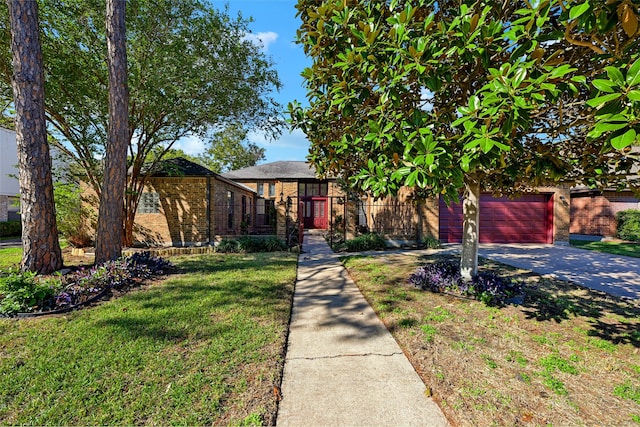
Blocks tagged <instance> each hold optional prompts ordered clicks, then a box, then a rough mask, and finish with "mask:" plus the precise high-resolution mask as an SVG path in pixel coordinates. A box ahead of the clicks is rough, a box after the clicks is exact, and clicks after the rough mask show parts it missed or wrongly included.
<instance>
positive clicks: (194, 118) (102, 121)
mask: <svg viewBox="0 0 640 427" xmlns="http://www.w3.org/2000/svg"><path fill="white" fill-rule="evenodd" d="M103 5H104V3H103V2H102V0H71V1H62V0H50V1H46V2H42V3H41V12H42V15H43V18H42V22H41V27H42V30H43V42H42V43H43V50H44V53H45V57H46V59H47V61H46V63H45V65H46V67H47V87H46V89H47V94H48V95H47V104H46V105H45V108H46V112H47V119H48V121H49V123H50V129H51V132H52V133H54V134H55V136H56V137H57V138H56V139H57V140H58V141H60V148H61V149H62V150H64V151H65V152H66V153H67V155H68V156H70V157H71V158H72V159H73V160H74V161H75V162H76V163H77V164H79V165H80V166H81V167H82V170H83V174H84V177H83V178H84V179H85V180H86V182H87V183H88V184H89V185H90V186H91V187H92V188H93V189H94V191H95V192H96V193H97V194H98V195H99V194H100V192H101V181H102V174H103V166H102V164H101V160H100V159H102V158H103V157H104V147H105V141H106V139H107V129H108V125H107V117H108V114H107V103H106V102H105V100H106V99H107V87H108V84H107V80H108V79H107V75H108V73H107V68H106V64H105V62H104V58H105V57H106V56H107V53H106V51H105V49H106V47H105V45H104V41H103V40H104V38H105V35H104V31H105V30H104V25H100V23H101V22H103V19H104V17H103V16H102V15H103V13H104V12H103V11H104V6H103ZM1 12H2V11H0V13H1ZM5 13H6V12H5ZM127 16H128V19H127V53H128V58H127V60H128V87H129V103H130V106H129V142H128V170H129V175H128V179H127V188H126V192H125V219H124V233H125V237H124V242H123V243H124V245H131V244H132V239H133V222H134V217H135V213H136V209H137V204H138V202H139V199H140V196H141V194H142V190H143V188H144V185H145V183H146V179H147V178H146V175H145V171H148V170H152V169H153V168H152V167H148V166H150V165H146V162H147V157H148V155H149V153H151V152H152V151H154V150H155V151H160V155H158V156H155V161H159V160H161V159H162V152H164V151H165V150H168V149H170V148H171V147H172V146H173V144H174V143H175V142H176V141H177V140H179V139H181V138H183V137H189V136H193V135H196V136H201V137H205V136H206V135H207V134H208V133H210V132H211V130H212V129H219V128H223V127H224V126H225V125H226V124H228V123H242V124H243V125H244V126H245V128H247V129H251V128H260V129H264V130H265V131H267V132H270V133H271V134H272V135H275V134H277V132H279V129H280V127H281V124H282V120H281V118H280V113H279V106H278V105H277V103H276V102H274V101H273V99H272V98H271V97H270V92H271V91H272V90H274V89H278V88H279V86H280V82H279V80H278V77H277V74H276V72H275V71H274V70H273V69H272V63H271V61H270V59H269V58H268V57H266V56H265V55H264V54H263V53H262V52H261V51H260V49H259V47H258V46H256V45H254V44H252V43H251V42H250V41H249V40H248V39H247V38H246V37H245V34H246V33H247V32H248V30H247V23H248V21H247V20H245V19H243V18H242V17H241V16H238V17H237V18H236V19H234V18H231V17H230V16H229V15H228V14H227V13H226V11H217V10H215V9H214V8H213V7H212V6H211V4H210V3H208V2H204V1H200V0H183V1H179V2H175V1H171V0H159V1H151V0H130V1H128V2H127ZM0 25H1V21H0ZM5 33H6V31H5V32H3V31H1V29H0V44H2V43H4V42H5V41H4V40H3V39H2V37H5V36H6V34H5ZM2 55H3V53H2V52H0V75H2V79H3V81H4V82H5V84H6V82H7V81H8V80H7V77H6V59H5V58H3V57H2ZM0 93H2V91H0ZM151 166H153V165H151Z"/></svg>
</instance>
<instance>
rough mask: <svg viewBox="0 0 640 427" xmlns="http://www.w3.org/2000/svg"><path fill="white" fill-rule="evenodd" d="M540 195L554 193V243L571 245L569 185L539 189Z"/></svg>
mask: <svg viewBox="0 0 640 427" xmlns="http://www.w3.org/2000/svg"><path fill="white" fill-rule="evenodd" d="M537 190H538V191H539V192H540V193H553V243H560V244H562V243H567V244H568V243H569V227H570V224H571V206H570V205H571V194H570V192H569V186H568V185H560V186H557V187H539V188H538V189H537Z"/></svg>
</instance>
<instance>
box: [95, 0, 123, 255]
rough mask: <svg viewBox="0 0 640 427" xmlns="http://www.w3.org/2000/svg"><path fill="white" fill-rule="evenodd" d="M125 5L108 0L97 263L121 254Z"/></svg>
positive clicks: (121, 2) (118, 0)
mask: <svg viewBox="0 0 640 427" xmlns="http://www.w3.org/2000/svg"><path fill="white" fill-rule="evenodd" d="M125 5H126V3H125V2H124V1H122V0H107V8H106V9H107V13H106V29H107V53H108V54H107V66H108V69H109V127H108V130H109V132H108V140H107V147H106V157H105V173H104V176H103V183H102V192H101V197H100V208H99V212H98V229H97V231H96V236H97V237H96V264H101V263H104V262H105V261H111V260H114V259H117V258H119V257H120V256H121V254H122V240H123V236H124V234H123V231H124V228H123V225H124V221H123V219H124V189H125V186H126V183H127V147H128V145H129V138H130V135H129V92H128V89H127V45H126V30H125Z"/></svg>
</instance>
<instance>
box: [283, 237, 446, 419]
mask: <svg viewBox="0 0 640 427" xmlns="http://www.w3.org/2000/svg"><path fill="white" fill-rule="evenodd" d="M303 249H304V253H303V254H301V255H300V258H299V261H298V280H297V282H296V290H295V295H294V299H293V313H292V319H291V325H290V333H289V341H288V348H287V355H286V359H285V365H284V377H283V382H282V401H281V402H280V407H279V410H278V418H277V422H276V425H278V426H356V425H358V426H359V425H362V426H365V425H366V426H413V425H415V426H445V425H447V421H446V419H445V418H444V416H443V414H442V411H441V410H440V408H439V407H438V406H437V405H436V404H435V402H434V401H433V400H432V399H431V398H428V397H427V396H426V394H425V391H426V387H425V385H424V384H423V382H422V381H421V379H420V377H419V376H418V374H417V373H416V372H415V370H414V369H413V367H412V366H411V364H410V363H409V361H408V359H407V358H406V356H405V355H404V354H403V352H402V350H401V349H400V347H399V346H398V344H397V343H396V342H395V340H394V339H393V337H392V336H391V334H390V333H389V331H388V330H387V329H386V328H385V326H384V325H383V324H382V322H381V321H380V319H378V317H377V316H376V314H375V313H374V311H373V309H372V308H371V306H369V304H368V303H367V301H366V300H365V299H364V297H363V296H362V294H361V293H360V291H359V290H358V288H357V287H356V286H355V284H354V283H353V281H351V279H350V278H349V277H348V276H347V273H346V270H345V269H344V267H342V265H341V264H340V263H339V261H338V259H337V256H336V255H334V254H333V252H332V251H331V250H330V249H329V246H328V245H327V244H326V242H325V241H324V239H323V238H322V236H321V235H314V234H309V233H306V234H305V241H304V245H303Z"/></svg>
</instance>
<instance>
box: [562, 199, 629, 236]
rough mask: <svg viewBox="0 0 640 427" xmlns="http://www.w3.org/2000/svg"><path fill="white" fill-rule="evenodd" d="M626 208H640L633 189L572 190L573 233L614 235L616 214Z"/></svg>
mask: <svg viewBox="0 0 640 427" xmlns="http://www.w3.org/2000/svg"><path fill="white" fill-rule="evenodd" d="M626 209H640V199H639V198H638V197H637V196H636V195H634V194H633V192H631V191H614V190H605V191H599V190H591V189H589V188H586V187H577V188H574V189H572V190H571V233H572V234H585V235H597V236H604V237H613V236H615V235H616V231H617V230H616V228H617V227H616V214H617V213H618V212H619V211H622V210H626Z"/></svg>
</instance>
